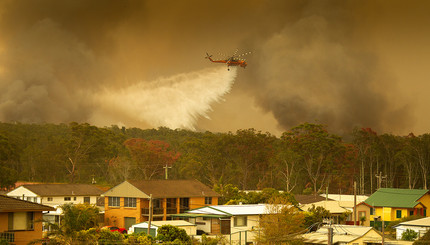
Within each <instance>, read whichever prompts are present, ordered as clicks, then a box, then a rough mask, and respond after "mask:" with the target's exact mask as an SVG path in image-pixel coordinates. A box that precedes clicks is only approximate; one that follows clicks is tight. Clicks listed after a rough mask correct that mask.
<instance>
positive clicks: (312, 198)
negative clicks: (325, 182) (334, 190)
mask: <svg viewBox="0 0 430 245" xmlns="http://www.w3.org/2000/svg"><path fill="white" fill-rule="evenodd" d="M294 198H295V199H296V201H297V202H298V203H300V204H309V203H314V202H319V201H325V200H326V198H325V197H322V196H319V195H303V194H295V195H294ZM328 200H333V199H330V198H328Z"/></svg>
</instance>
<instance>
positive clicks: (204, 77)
mask: <svg viewBox="0 0 430 245" xmlns="http://www.w3.org/2000/svg"><path fill="white" fill-rule="evenodd" d="M236 76H237V69H236V68H233V69H230V71H227V69H226V68H225V67H224V66H222V67H221V66H220V67H216V68H210V69H203V70H199V71H194V72H189V73H182V74H177V75H174V76H170V77H162V78H159V79H156V80H154V81H150V82H147V81H145V82H143V81H142V82H139V83H137V84H134V85H132V86H129V87H126V88H123V89H121V90H109V89H106V90H105V91H104V92H103V93H101V94H100V95H99V96H97V97H96V103H100V107H101V108H102V111H100V112H99V113H96V115H95V116H94V118H93V123H95V124H97V121H98V120H102V119H103V120H104V121H106V116H108V117H110V121H111V122H112V123H114V124H119V125H121V124H123V123H121V122H122V120H123V119H122V117H127V118H133V119H134V120H135V121H139V122H142V123H146V124H148V125H150V126H151V127H160V126H165V127H169V128H173V129H176V128H184V129H191V130H194V129H195V123H196V120H197V119H198V118H199V117H206V118H208V112H209V111H210V110H211V105H212V104H213V103H214V102H220V101H222V98H223V96H224V95H225V94H227V93H229V92H230V90H231V88H232V85H233V83H234V80H235V78H236ZM101 115H103V116H101ZM127 126H128V125H127Z"/></svg>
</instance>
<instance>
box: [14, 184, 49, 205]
mask: <svg viewBox="0 0 430 245" xmlns="http://www.w3.org/2000/svg"><path fill="white" fill-rule="evenodd" d="M6 195H7V196H9V197H15V198H18V199H21V200H26V201H30V202H37V203H40V201H41V199H40V197H39V196H38V195H37V194H35V193H33V192H32V191H30V190H29V189H27V188H24V187H23V186H20V187H18V188H16V189H14V190H12V191H9V192H8V193H7V194H6Z"/></svg>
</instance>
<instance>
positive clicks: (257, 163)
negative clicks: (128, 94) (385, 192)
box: [0, 123, 430, 194]
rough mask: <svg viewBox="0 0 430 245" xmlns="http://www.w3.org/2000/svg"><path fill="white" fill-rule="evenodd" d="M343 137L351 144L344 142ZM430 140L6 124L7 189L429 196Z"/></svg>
mask: <svg viewBox="0 0 430 245" xmlns="http://www.w3.org/2000/svg"><path fill="white" fill-rule="evenodd" d="M345 139H348V141H346V140H345ZM429 161H430V134H423V135H418V136H415V135H413V134H410V135H407V136H397V135H392V134H381V135H379V134H377V132H374V131H372V130H371V129H369V128H365V129H360V128H356V129H354V130H352V132H351V133H350V135H347V136H344V137H340V136H338V135H335V134H332V133H330V132H328V131H327V129H326V127H325V126H324V125H319V124H310V123H304V124H301V125H298V126H296V127H294V128H292V129H290V130H288V131H286V132H284V133H283V134H282V136H281V137H276V136H274V135H271V134H270V133H263V132H260V131H256V130H254V129H241V130H237V131H236V132H235V133H233V132H228V133H213V132H194V131H189V130H181V129H176V130H172V129H168V128H164V127H162V128H158V129H139V128H125V127H122V128H120V127H118V126H111V127H104V128H99V127H96V126H92V125H89V124H86V123H84V124H79V123H70V124H48V123H46V124H21V123H0V179H1V181H0V185H1V187H2V188H7V187H10V186H11V184H13V183H14V182H15V181H16V180H21V181H32V182H57V183H59V182H60V183H61V182H68V183H91V182H92V180H93V179H94V180H96V181H97V183H99V184H106V185H110V186H112V185H115V184H118V183H120V182H121V181H123V180H126V179H155V178H158V179H160V178H164V176H165V170H166V169H167V170H168V176H169V178H170V179H197V180H199V181H201V182H203V183H205V184H207V185H209V186H211V187H216V188H220V189H223V186H227V185H230V186H237V187H238V188H239V189H242V190H250V189H264V188H275V189H279V190H285V191H287V192H292V193H303V192H304V191H305V192H319V191H322V190H325V189H326V188H327V187H328V188H329V190H330V192H331V193H342V194H352V188H353V183H354V181H356V182H357V186H358V193H359V194H369V193H372V192H373V191H374V190H376V189H377V188H378V187H379V186H381V187H396V188H424V189H426V188H428V180H429V179H428V173H429V171H430V169H429V167H430V164H429Z"/></svg>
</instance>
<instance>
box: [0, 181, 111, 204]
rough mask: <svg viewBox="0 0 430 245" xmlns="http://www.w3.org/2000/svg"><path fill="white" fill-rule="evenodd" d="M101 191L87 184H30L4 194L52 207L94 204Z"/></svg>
mask: <svg viewBox="0 0 430 245" xmlns="http://www.w3.org/2000/svg"><path fill="white" fill-rule="evenodd" d="M102 193H103V191H102V190H101V189H99V188H97V187H96V186H94V185H88V184H32V185H22V186H20V187H18V188H16V189H14V190H12V191H9V192H8V193H7V194H6V195H7V196H10V197H14V198H17V199H21V200H26V201H31V202H36V203H40V204H44V205H49V206H52V207H54V206H57V205H62V204H66V203H71V204H78V203H89V204H95V205H96V204H97V199H98V198H100V195H101V194H102Z"/></svg>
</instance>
